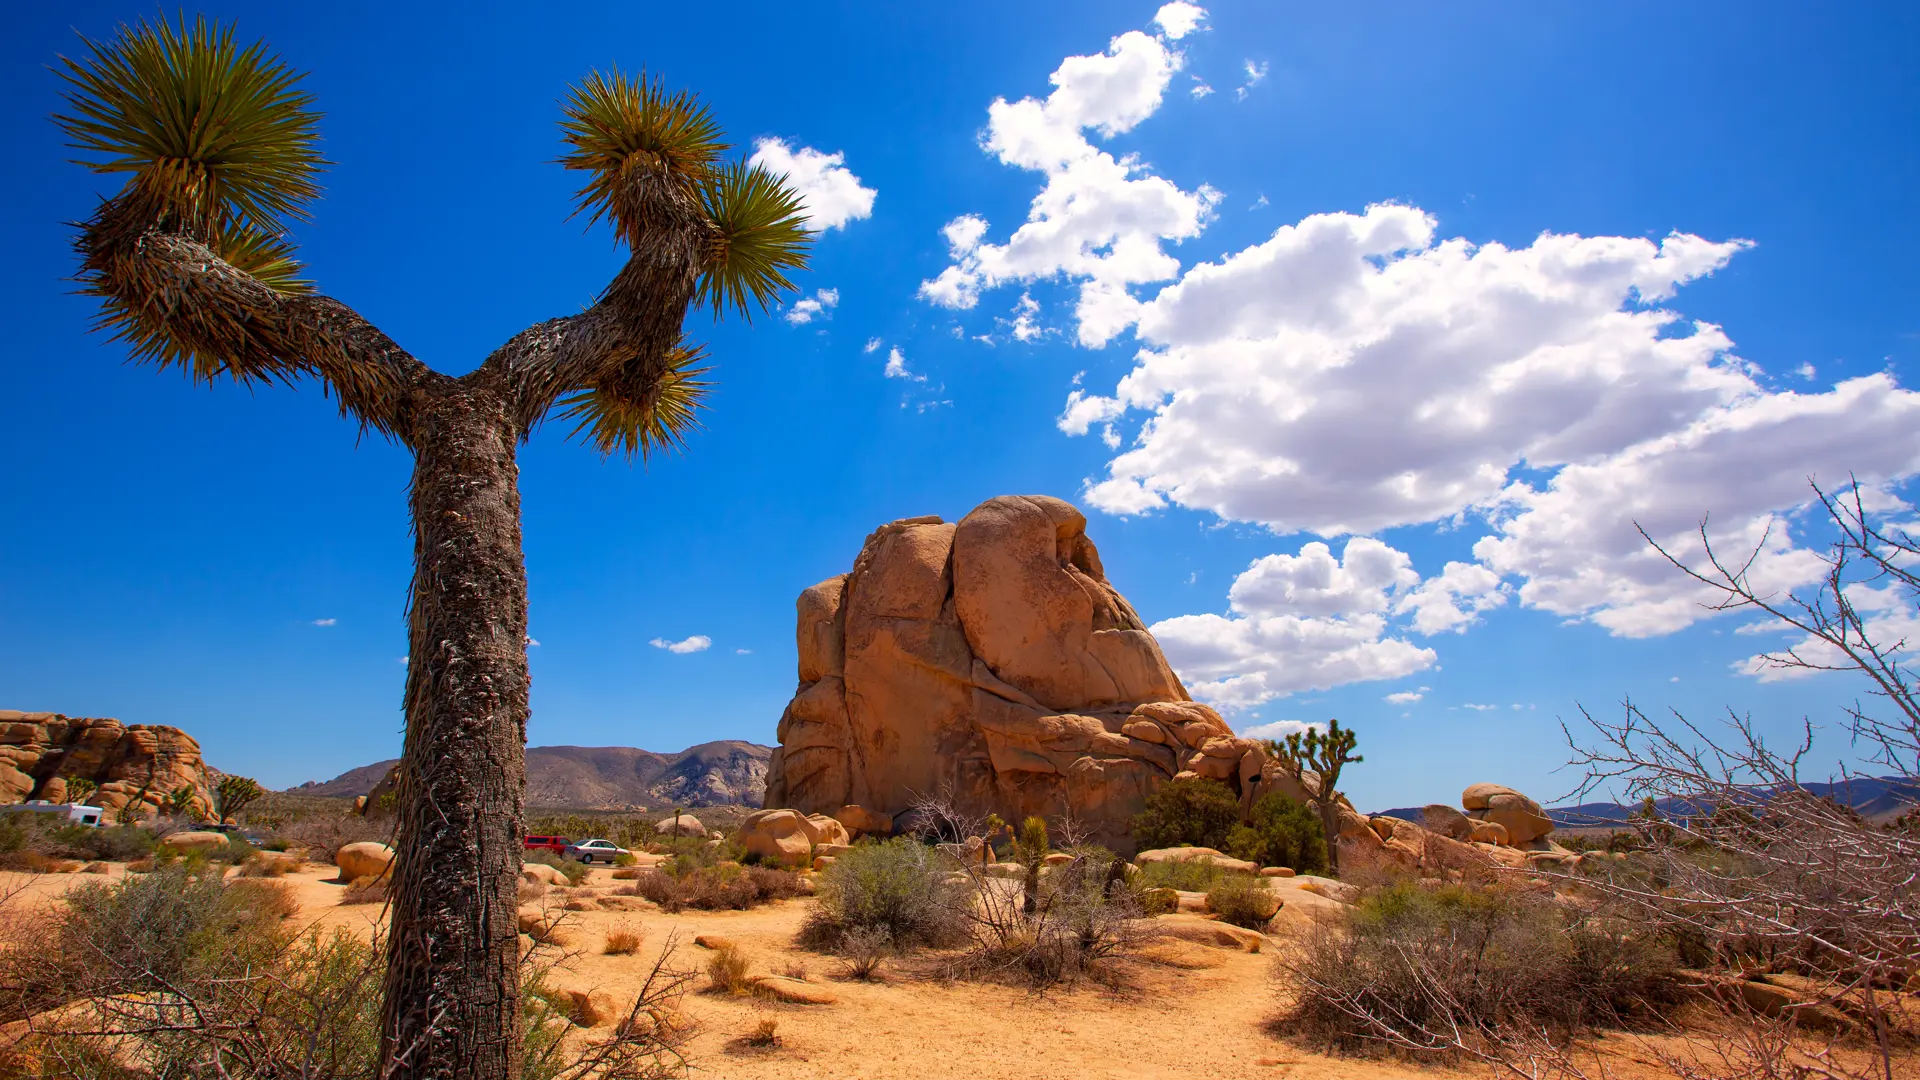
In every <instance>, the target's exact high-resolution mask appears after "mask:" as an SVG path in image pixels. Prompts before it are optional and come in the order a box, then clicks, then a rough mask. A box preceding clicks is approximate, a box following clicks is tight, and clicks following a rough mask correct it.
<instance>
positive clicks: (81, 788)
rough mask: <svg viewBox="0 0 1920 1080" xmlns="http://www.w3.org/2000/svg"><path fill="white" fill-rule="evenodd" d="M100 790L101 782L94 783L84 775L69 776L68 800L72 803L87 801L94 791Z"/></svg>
mask: <svg viewBox="0 0 1920 1080" xmlns="http://www.w3.org/2000/svg"><path fill="white" fill-rule="evenodd" d="M99 790H100V785H99V784H96V783H94V782H93V781H91V780H89V779H87V778H86V777H84V776H69V777H67V801H68V802H70V803H83V802H86V801H87V800H88V799H90V798H92V797H93V793H94V792H96V791H99Z"/></svg>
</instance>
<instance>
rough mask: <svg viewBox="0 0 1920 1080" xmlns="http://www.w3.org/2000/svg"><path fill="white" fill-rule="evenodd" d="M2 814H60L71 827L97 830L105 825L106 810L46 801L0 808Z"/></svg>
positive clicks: (34, 801)
mask: <svg viewBox="0 0 1920 1080" xmlns="http://www.w3.org/2000/svg"><path fill="white" fill-rule="evenodd" d="M0 812H5V813H9V814H58V815H60V816H61V817H64V818H66V819H67V824H69V825H87V826H91V827H92V828H96V829H98V828H102V827H103V826H104V825H105V822H104V821H103V820H102V818H103V817H104V816H105V814H106V811H105V810H102V809H100V808H99V807H97V806H88V805H87V804H85V803H56V802H48V801H46V800H45V799H35V800H33V801H32V802H23V803H14V804H13V805H11V806H0Z"/></svg>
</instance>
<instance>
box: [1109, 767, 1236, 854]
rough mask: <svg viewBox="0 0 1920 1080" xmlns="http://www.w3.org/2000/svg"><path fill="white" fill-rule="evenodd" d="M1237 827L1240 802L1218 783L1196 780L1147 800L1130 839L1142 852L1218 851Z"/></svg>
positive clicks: (1173, 785)
mask: <svg viewBox="0 0 1920 1080" xmlns="http://www.w3.org/2000/svg"><path fill="white" fill-rule="evenodd" d="M1239 824H1240V800H1239V799H1238V798H1236V797H1234V794H1233V792H1232V791H1231V790H1230V789H1228V787H1227V785H1225V784H1222V783H1220V782H1219V781H1218V780H1208V779H1206V778H1205V777H1196V778H1193V779H1187V780H1175V781H1173V782H1171V783H1168V784H1163V785H1161V787H1160V789H1159V790H1158V791H1155V792H1154V793H1153V794H1151V795H1149V796H1147V801H1146V807H1145V808H1144V809H1142V810H1141V811H1140V813H1138V814H1136V815H1135V816H1134V819H1133V837H1134V839H1135V840H1136V841H1138V842H1139V844H1140V846H1141V847H1142V848H1167V847H1179V846H1181V845H1182V844H1191V845H1193V846H1194V847H1209V848H1215V849H1219V848H1222V847H1224V846H1225V845H1226V842H1227V834H1229V833H1231V832H1232V831H1233V829H1234V827H1235V826H1237V825H1239Z"/></svg>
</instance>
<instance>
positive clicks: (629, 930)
mask: <svg viewBox="0 0 1920 1080" xmlns="http://www.w3.org/2000/svg"><path fill="white" fill-rule="evenodd" d="M645 941H646V933H645V932H644V931H642V930H640V929H639V928H638V927H634V926H630V925H622V926H618V927H615V928H614V929H612V930H609V931H607V943H606V946H605V947H604V948H602V949H601V950H600V951H601V952H604V953H606V954H607V955H608V956H629V955H632V954H633V953H636V952H639V951H640V946H641V944H642V943H644V942H645Z"/></svg>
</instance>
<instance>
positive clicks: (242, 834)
mask: <svg viewBox="0 0 1920 1080" xmlns="http://www.w3.org/2000/svg"><path fill="white" fill-rule="evenodd" d="M206 831H207V832H217V833H226V834H227V835H228V836H237V837H239V838H240V839H242V840H245V841H246V842H247V843H249V844H251V845H253V846H254V847H264V846H266V843H267V838H266V837H264V836H261V835H260V834H259V833H255V832H248V831H247V830H245V829H243V828H241V827H240V826H238V825H225V824H222V825H208V826H206Z"/></svg>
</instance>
